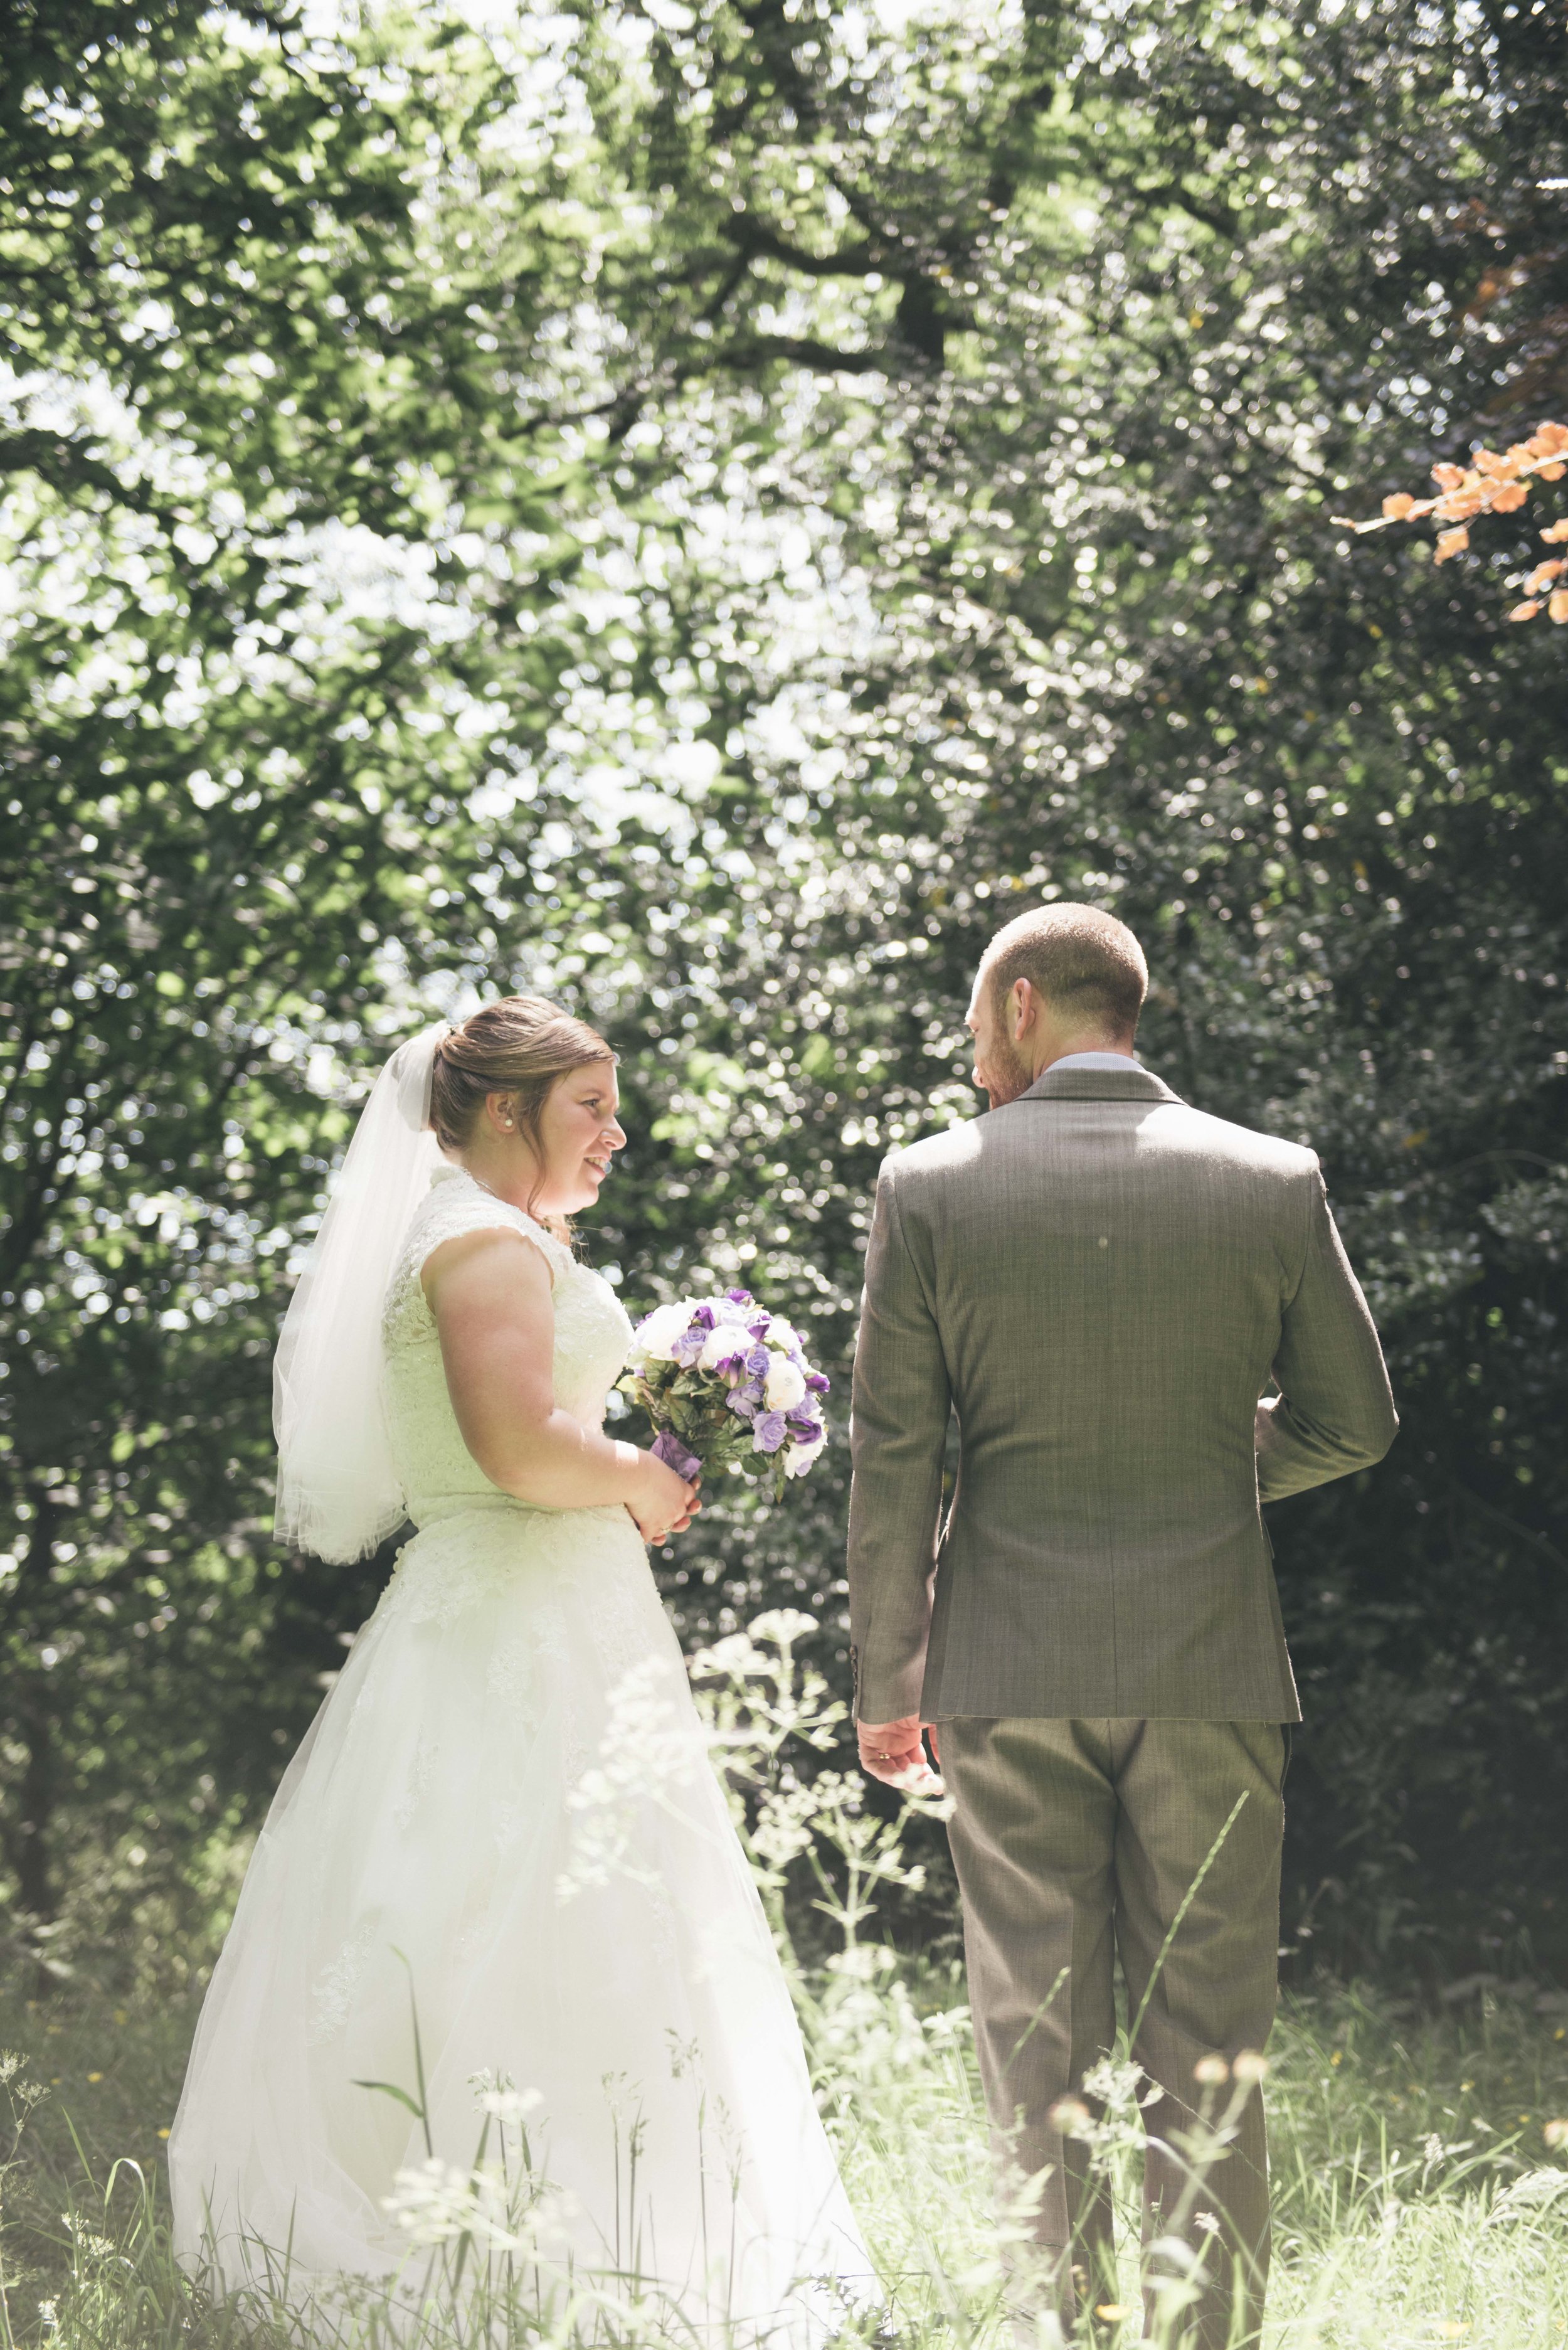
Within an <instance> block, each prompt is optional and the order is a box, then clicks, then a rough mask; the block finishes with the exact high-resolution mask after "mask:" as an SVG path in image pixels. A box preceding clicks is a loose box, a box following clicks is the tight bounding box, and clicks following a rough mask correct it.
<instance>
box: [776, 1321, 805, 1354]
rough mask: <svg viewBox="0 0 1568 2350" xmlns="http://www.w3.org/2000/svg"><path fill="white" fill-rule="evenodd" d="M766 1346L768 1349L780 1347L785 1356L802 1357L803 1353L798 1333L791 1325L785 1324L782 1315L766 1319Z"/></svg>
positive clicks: (803, 1349) (803, 1348)
mask: <svg viewBox="0 0 1568 2350" xmlns="http://www.w3.org/2000/svg"><path fill="white" fill-rule="evenodd" d="M768 1344H769V1346H770V1347H782V1348H783V1349H784V1353H785V1354H786V1355H804V1354H805V1347H803V1346H802V1345H801V1343H800V1333H799V1331H798V1330H796V1329H795V1328H794V1326H793V1324H791V1323H788V1322H786V1321H785V1320H784V1315H782V1314H774V1315H769V1317H768Z"/></svg>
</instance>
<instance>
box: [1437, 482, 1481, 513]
mask: <svg viewBox="0 0 1568 2350" xmlns="http://www.w3.org/2000/svg"><path fill="white" fill-rule="evenodd" d="M1486 504H1487V494H1486V492H1485V491H1484V490H1483V489H1482V488H1481V487H1480V484H1479V483H1478V484H1476V485H1475V487H1474V488H1471V487H1470V486H1469V484H1466V485H1465V486H1464V487H1463V488H1462V489H1458V490H1445V491H1444V493H1443V494H1442V496H1441V497H1440V498H1438V500H1437V501H1436V502H1435V503H1434V504H1433V507H1432V512H1433V513H1434V514H1435V515H1437V517H1438V521H1439V522H1468V521H1469V517H1470V516H1471V515H1478V514H1480V512H1481V510H1482V508H1483V507H1484V506H1485V505H1486Z"/></svg>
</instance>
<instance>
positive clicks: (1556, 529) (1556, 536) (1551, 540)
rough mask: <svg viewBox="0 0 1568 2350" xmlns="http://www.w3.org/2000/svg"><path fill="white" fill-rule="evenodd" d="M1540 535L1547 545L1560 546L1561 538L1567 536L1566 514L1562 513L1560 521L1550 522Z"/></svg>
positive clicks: (1567, 518)
mask: <svg viewBox="0 0 1568 2350" xmlns="http://www.w3.org/2000/svg"><path fill="white" fill-rule="evenodd" d="M1541 536H1542V538H1543V539H1544V540H1545V541H1546V543H1547V545H1548V546H1562V544H1563V540H1564V539H1565V538H1568V515H1564V516H1563V520H1562V521H1561V522H1554V523H1552V525H1550V527H1549V528H1547V529H1546V530H1543V531H1542V534H1541Z"/></svg>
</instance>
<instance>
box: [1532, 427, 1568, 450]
mask: <svg viewBox="0 0 1568 2350" xmlns="http://www.w3.org/2000/svg"><path fill="white" fill-rule="evenodd" d="M1524 445H1525V447H1526V448H1527V449H1528V450H1529V451H1530V453H1531V455H1532V457H1554V456H1555V455H1556V454H1557V452H1558V451H1559V449H1568V424H1542V425H1540V426H1538V427H1537V429H1536V430H1535V431H1534V432H1532V434H1531V436H1530V438H1529V440H1528V441H1527V442H1525V444H1524Z"/></svg>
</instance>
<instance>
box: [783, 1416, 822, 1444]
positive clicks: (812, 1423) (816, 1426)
mask: <svg viewBox="0 0 1568 2350" xmlns="http://www.w3.org/2000/svg"><path fill="white" fill-rule="evenodd" d="M784 1425H785V1426H786V1427H787V1428H788V1430H789V1432H790V1434H791V1436H792V1437H793V1438H794V1441H795V1442H796V1443H797V1444H815V1442H816V1440H817V1438H818V1437H819V1436H820V1435H821V1434H822V1422H821V1420H820V1419H810V1418H808V1416H807V1415H806V1414H805V1412H803V1411H792V1412H786V1413H785V1415H784Z"/></svg>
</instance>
